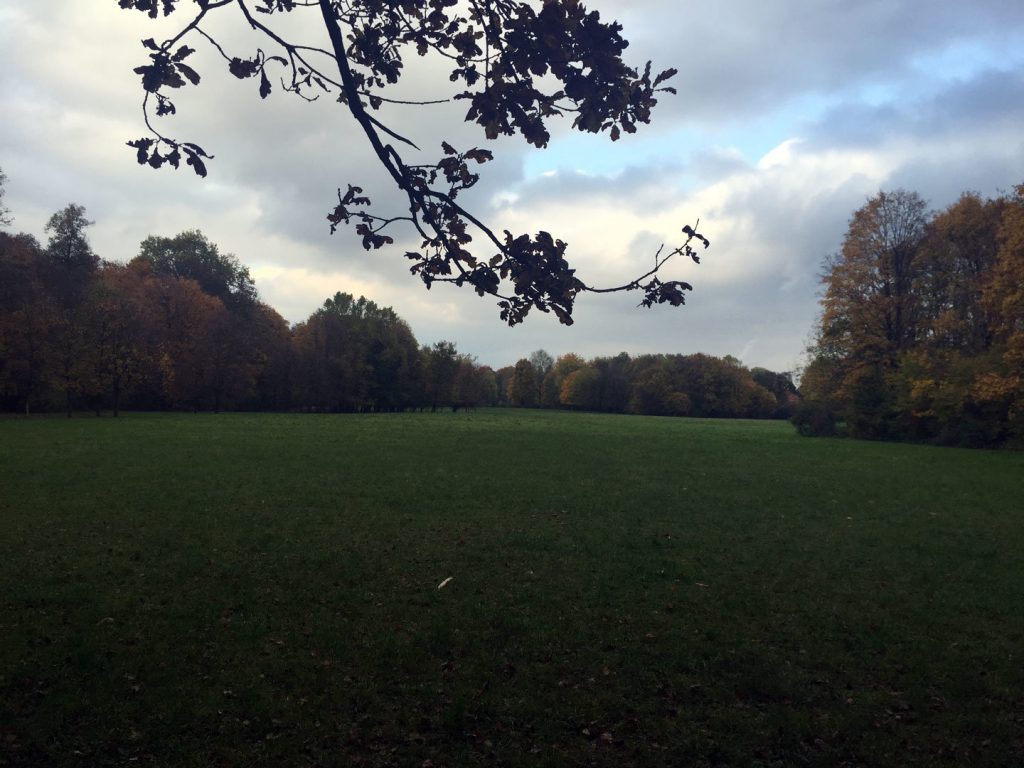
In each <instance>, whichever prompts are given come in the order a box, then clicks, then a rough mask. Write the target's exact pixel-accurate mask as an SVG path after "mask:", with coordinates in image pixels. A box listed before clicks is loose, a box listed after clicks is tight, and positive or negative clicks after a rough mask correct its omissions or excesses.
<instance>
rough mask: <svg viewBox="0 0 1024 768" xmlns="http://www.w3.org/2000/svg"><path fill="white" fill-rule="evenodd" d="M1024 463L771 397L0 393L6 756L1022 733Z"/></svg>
mask: <svg viewBox="0 0 1024 768" xmlns="http://www.w3.org/2000/svg"><path fill="white" fill-rule="evenodd" d="M1022 481H1024V454H1020V453H1016V454H1014V453H997V452H983V451H965V450H957V449H939V448H930V447H923V446H913V445H894V444H881V443H869V442H857V441H852V440H832V439H807V438H800V437H798V436H797V435H796V434H795V432H794V430H793V428H792V427H791V426H790V425H788V424H786V423H778V422H752V421H704V420H691V419H660V418H648V417H638V416H605V415H593V414H578V413H569V412H542V411H525V410H483V411H475V412H459V413H456V414H451V413H444V414H442V413H438V414H393V415H337V416H335V415H245V414H221V415H202V414H200V415H192V414H188V415H184V414H180V415H173V414H128V415H126V416H123V417H122V418H119V419H112V418H103V419H96V418H89V417H80V418H74V419H70V420H69V419H62V418H34V419H7V420H3V421H0V766H115V765H116V766H125V765H140V766H176V767H177V766H196V767H198V766H335V765H337V766H350V765H351V766H420V767H422V768H430V767H431V766H433V767H434V768H440V767H441V766H464V765H487V766H589V765H593V766H666V767H667V766H683V765H695V766H712V765H722V766H790V765H794V766H800V765H820V766H859V765H870V766H904V765H908V764H914V765H929V766H962V765H972V766H1013V765H1022V764H1024V482H1022ZM442 584H444V586H443V587H441V588H439V585H442Z"/></svg>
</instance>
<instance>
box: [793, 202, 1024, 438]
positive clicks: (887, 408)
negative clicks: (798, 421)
mask: <svg viewBox="0 0 1024 768" xmlns="http://www.w3.org/2000/svg"><path fill="white" fill-rule="evenodd" d="M1022 211H1024V186H1021V187H1017V188H1016V190H1015V192H1014V194H1012V195H1008V196H1006V195H1004V196H1000V197H997V198H994V199H983V198H982V197H981V196H980V195H978V194H977V193H973V192H968V193H965V194H963V195H961V197H960V199H959V200H957V201H956V202H955V203H953V204H952V205H950V206H949V207H948V208H947V209H945V210H943V211H939V212H936V213H929V212H928V211H927V206H926V204H925V202H924V201H923V200H922V199H921V198H920V197H919V196H918V195H917V194H915V193H913V192H907V191H904V190H898V191H896V192H880V193H879V194H878V195H876V196H875V197H872V198H871V199H870V200H868V201H867V203H865V205H864V206H863V207H862V208H860V209H859V210H857V211H856V212H855V213H854V214H853V216H852V218H851V219H850V225H849V228H848V231H847V234H846V237H845V239H844V241H843V248H842V251H841V252H840V253H839V254H837V255H836V256H834V257H833V258H831V259H829V260H828V262H827V264H826V270H825V274H824V277H823V282H824V285H825V292H824V296H823V297H822V302H821V303H822V315H821V318H820V321H819V323H818V327H817V328H816V331H815V338H814V342H813V344H812V346H811V349H810V361H809V364H808V365H807V367H806V369H805V371H804V375H803V377H802V379H801V389H802V390H803V393H804V394H805V395H806V396H807V397H808V398H811V399H813V400H815V401H817V402H818V403H819V404H820V406H821V407H824V408H826V409H828V410H830V411H831V415H828V416H827V415H826V414H825V413H824V412H823V411H822V410H821V407H819V406H815V408H817V410H816V411H815V412H810V411H809V412H808V418H811V419H813V420H814V421H815V422H817V423H819V424H821V425H823V426H824V427H825V428H826V429H827V430H831V429H832V428H833V427H832V425H833V424H834V423H835V422H836V421H839V422H842V423H845V424H846V427H847V429H848V430H849V432H850V433H851V434H853V435H854V436H858V437H868V438H887V439H904V440H906V439H911V440H928V441H932V442H940V443H951V444H960V445H984V446H991V445H1001V444H1007V443H1020V442H1021V441H1024V385H1022V381H1024V352H1022V350H1024V343H1022V339H1024V333H1022V332H1021V328H1022V318H1024V313H1022V312H1021V306H1024V302H1022V300H1021V296H1022V292H1021V282H1020V276H1021V274H1022V273H1024V263H1022V261H1021V254H1022V253H1024V247H1022V244H1024V236H1022V232H1024V227H1022V223H1024V215H1022V213H1021V212H1022ZM811 431H813V430H811Z"/></svg>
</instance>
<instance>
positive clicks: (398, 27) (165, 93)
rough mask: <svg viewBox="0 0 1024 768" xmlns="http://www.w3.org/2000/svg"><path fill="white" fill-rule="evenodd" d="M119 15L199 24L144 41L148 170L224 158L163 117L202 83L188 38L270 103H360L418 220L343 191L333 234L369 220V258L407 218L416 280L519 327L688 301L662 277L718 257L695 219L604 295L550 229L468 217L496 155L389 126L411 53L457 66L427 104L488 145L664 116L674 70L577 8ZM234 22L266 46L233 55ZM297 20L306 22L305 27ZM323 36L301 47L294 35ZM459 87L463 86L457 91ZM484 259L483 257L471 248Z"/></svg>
mask: <svg viewBox="0 0 1024 768" xmlns="http://www.w3.org/2000/svg"><path fill="white" fill-rule="evenodd" d="M118 4H119V6H120V7H121V8H124V9H128V10H137V11H141V12H144V13H146V14H147V15H148V16H149V17H151V18H154V19H155V18H157V17H158V16H160V15H161V14H162V15H164V16H169V15H171V14H172V13H174V12H175V11H178V10H182V9H185V8H191V11H192V13H191V15H190V16H189V17H188V18H187V19H186V20H185V21H184V22H183V24H182V26H181V27H180V28H179V30H178V31H177V32H175V33H173V34H172V35H171V36H170V37H168V38H166V39H164V40H162V41H159V42H158V41H157V40H155V39H153V38H149V39H146V40H144V41H143V46H144V47H145V49H146V54H147V56H148V61H147V62H146V63H144V64H142V65H140V66H139V67H137V68H136V69H135V72H136V73H137V74H139V75H140V76H141V79H142V88H143V91H144V93H145V96H144V99H143V112H144V115H145V122H146V126H147V128H148V129H149V134H148V135H147V136H144V137H142V138H139V139H135V140H132V141H130V142H129V145H130V146H131V147H132V148H133V149H134V150H135V152H136V155H137V159H138V162H139V163H140V164H148V165H150V166H152V167H154V168H160V167H163V166H171V167H174V168H177V167H179V166H180V165H181V164H182V163H184V164H186V165H188V166H190V167H191V168H192V169H193V170H194V171H195V172H196V173H198V174H199V175H200V176H205V175H206V173H207V170H206V161H207V160H209V159H210V157H211V156H210V155H209V154H208V153H207V152H206V150H205V149H203V148H202V147H200V146H198V145H197V144H195V143H194V142H189V141H183V140H180V139H177V138H173V137H171V136H169V135H167V134H166V133H163V132H161V131H160V130H158V129H156V127H155V125H154V123H155V120H156V118H160V117H164V116H167V115H172V114H175V113H176V112H177V107H176V105H175V104H174V102H173V101H172V99H171V97H172V95H173V94H174V92H175V91H176V90H177V89H180V88H183V87H186V86H188V85H193V86H195V85H198V84H199V83H200V79H201V75H200V73H199V72H198V71H197V70H196V69H194V68H193V66H192V63H191V62H193V59H191V56H192V54H193V53H195V50H194V49H193V48H192V47H191V46H190V43H193V42H195V43H196V44H209V45H210V46H211V47H212V48H213V50H214V51H215V53H216V54H217V55H218V56H219V57H220V58H221V59H222V60H223V62H224V64H225V66H226V68H227V70H228V71H229V72H230V73H231V74H232V75H234V76H235V77H237V78H239V79H242V80H246V79H252V80H254V81H255V82H256V83H258V92H259V95H260V97H261V98H267V97H269V96H270V95H271V94H272V93H273V92H274V90H275V88H276V87H280V89H281V90H283V91H286V92H290V93H292V94H294V95H296V96H298V97H300V98H304V99H307V100H313V99H316V98H317V97H319V96H320V95H324V94H331V96H332V98H336V100H337V101H339V102H340V103H341V104H342V105H344V107H345V108H346V109H347V111H348V113H349V116H350V117H351V118H352V119H353V120H354V121H355V123H356V124H357V125H358V127H359V129H360V130H361V131H362V133H363V134H364V136H365V138H366V142H367V145H366V146H367V147H368V149H369V150H370V151H372V152H373V153H374V155H375V156H376V158H377V160H378V161H379V162H380V164H381V166H382V167H383V168H384V170H385V171H386V172H387V174H388V175H389V177H390V178H391V180H392V182H393V183H394V184H395V186H396V187H397V188H398V189H399V190H401V192H402V194H403V195H404V198H405V203H406V210H405V211H404V212H401V213H385V214H379V213H376V212H375V210H374V209H373V208H372V207H371V201H370V200H369V198H368V197H367V196H366V195H365V194H363V190H362V189H361V188H360V187H359V186H355V185H353V184H347V185H346V186H345V188H344V190H342V189H340V188H339V190H338V201H337V205H336V206H335V207H334V210H333V211H331V213H330V214H329V215H328V219H329V220H330V223H331V228H332V231H333V229H334V228H335V227H336V226H338V225H340V224H348V223H355V225H356V234H357V235H359V236H360V237H361V238H362V242H363V246H364V247H365V248H367V249H376V248H381V247H384V246H387V245H391V244H393V243H394V242H395V239H394V236H393V235H392V234H391V232H392V231H393V229H394V225H396V224H404V225H407V227H408V230H407V232H408V233H409V234H410V235H411V236H412V237H413V238H414V240H416V241H418V244H419V245H418V248H416V249H415V250H408V251H406V253H405V256H406V258H407V259H408V260H409V262H410V270H411V272H412V273H413V274H414V275H416V276H418V277H419V278H420V279H421V280H422V281H423V282H424V284H425V285H426V286H427V287H430V286H431V285H432V284H433V283H434V282H449V283H454V284H455V285H457V286H470V287H471V288H472V289H473V290H475V291H476V292H477V293H478V294H480V295H481V296H483V295H492V296H495V297H497V299H498V306H499V308H500V314H501V317H502V319H503V320H505V321H506V322H508V323H509V324H516V323H519V322H521V321H522V320H523V319H525V317H526V316H527V314H528V313H529V312H530V310H531V309H538V310H540V311H542V312H554V313H555V314H556V315H557V316H558V318H559V319H560V320H561V322H563V323H567V324H568V323H571V322H572V312H573V307H574V303H575V300H576V297H577V296H578V295H579V294H580V293H581V292H584V291H592V292H598V293H603V292H614V291H640V292H641V293H642V294H643V299H642V301H641V304H642V305H644V306H648V307H649V306H652V305H654V304H661V303H668V304H672V305H674V306H677V305H680V304H682V303H683V302H684V299H685V296H684V294H685V291H687V290H690V288H691V286H690V285H689V284H688V283H686V282H683V281H681V280H668V281H662V280H661V279H660V278H659V277H658V274H659V272H660V270H661V268H662V267H663V266H664V265H665V263H666V262H667V261H668V260H669V259H671V258H673V257H674V256H684V257H690V258H692V259H693V261H694V262H697V261H699V258H698V256H697V253H696V251H695V250H694V248H693V247H692V245H691V244H692V243H694V241H696V242H697V243H701V244H703V245H704V247H707V245H708V242H707V240H706V238H704V237H703V236H702V235H700V234H698V233H697V232H696V231H694V229H693V228H691V227H690V226H689V225H687V226H686V227H684V228H683V234H684V235H685V241H684V242H683V243H682V244H681V245H679V246H678V247H675V248H672V249H670V250H669V251H667V252H666V251H665V250H664V248H662V249H659V250H658V252H657V254H656V255H655V258H654V266H653V268H651V269H649V270H647V271H646V272H644V274H642V275H640V276H638V277H637V278H635V279H632V280H629V281H627V282H625V283H623V284H621V285H618V286H610V287H607V288H599V287H596V286H592V285H590V284H588V283H587V282H585V281H584V280H582V279H581V278H580V277H578V276H577V275H576V271H575V270H574V269H573V268H572V267H570V265H569V262H568V261H567V259H566V248H567V244H566V243H565V242H564V241H562V240H560V239H558V238H557V237H555V236H553V235H551V234H550V233H548V232H545V231H541V232H538V233H537V234H535V235H532V234H518V235H516V234H513V233H511V232H508V231H505V232H504V233H500V234H499V233H496V232H495V231H493V230H492V229H491V228H490V227H489V226H488V225H487V224H486V223H485V222H484V221H482V220H481V219H480V218H478V217H477V216H476V215H474V214H473V213H472V212H470V211H469V210H467V209H466V208H464V207H463V199H462V198H460V193H462V192H464V191H465V190H467V189H470V188H471V187H473V186H474V185H475V184H476V183H477V181H478V180H479V175H478V173H477V167H478V166H479V165H481V164H483V163H486V162H488V161H490V160H491V159H492V153H491V152H490V151H489V150H486V149H481V148H479V147H471V148H457V147H455V146H453V145H452V144H451V143H449V142H448V141H444V140H442V141H440V142H439V144H440V147H441V156H440V158H438V159H434V160H428V161H426V162H418V161H417V162H413V161H411V160H410V159H409V158H410V152H411V151H416V150H418V147H417V146H416V144H415V142H414V141H413V139H411V138H410V137H408V136H405V135H402V134H401V133H400V132H399V131H398V130H396V127H395V124H393V123H392V124H391V125H389V124H387V123H386V122H385V113H384V112H383V111H382V108H383V107H385V105H387V106H389V107H390V106H392V105H396V104H410V103H413V102H409V101H408V100H407V99H402V98H397V97H396V96H394V95H393V94H394V89H395V87H396V86H398V84H399V82H400V81H401V79H402V77H403V76H404V75H405V73H406V71H407V69H409V68H410V64H409V62H410V58H411V56H414V55H415V56H419V57H427V56H430V57H432V58H435V59H438V60H440V61H442V62H446V63H447V65H448V70H449V76H448V78H447V81H446V82H445V83H444V86H445V91H444V92H443V93H439V94H437V98H435V94H433V93H431V94H427V100H426V101H420V102H416V103H417V104H419V105H420V106H423V105H424V104H426V103H429V102H432V101H448V100H454V101H460V102H464V103H465V105H466V106H467V112H466V114H465V120H467V121H469V122H472V123H476V124H477V125H478V126H479V127H480V128H482V129H483V132H484V135H485V136H486V137H487V138H488V139H494V138H497V137H498V136H501V135H515V134H520V135H521V136H522V137H523V138H524V139H525V140H526V141H527V142H529V143H530V144H532V145H534V146H536V147H544V146H546V145H547V144H548V141H549V139H550V134H549V130H548V123H549V122H550V121H551V120H552V119H555V118H559V117H563V116H571V117H572V126H573V128H575V129H577V130H579V131H583V132H588V133H607V134H608V135H609V137H610V138H611V139H612V140H613V141H614V140H617V139H618V138H619V136H620V135H621V133H622V132H627V133H633V132H635V131H636V129H637V126H638V125H639V124H641V123H647V122H649V121H650V117H651V110H652V109H653V108H654V106H655V105H656V104H657V102H658V95H659V94H660V93H664V92H672V88H671V87H669V86H667V85H665V83H666V82H667V81H668V80H669V79H670V78H671V77H672V76H673V75H675V74H676V71H675V70H674V69H667V70H664V71H662V72H660V73H657V74H654V73H653V72H652V70H651V64H650V62H648V63H647V64H646V65H645V66H644V67H643V68H639V69H638V68H634V67H632V66H630V65H628V64H626V62H625V61H624V60H623V58H622V54H623V52H624V51H625V49H626V47H627V45H628V43H627V41H626V40H625V39H624V38H623V37H622V35H621V32H622V27H621V26H620V25H619V24H617V23H614V22H612V23H608V22H605V21H603V20H602V19H601V17H600V15H599V14H598V13H597V12H596V11H588V10H587V9H586V8H585V7H584V6H583V5H582V3H580V2H578V0H566V1H565V2H551V1H549V0H544V2H540V3H539V4H538V3H537V2H527V1H525V0H488V1H487V2H483V1H482V0H468V2H466V3H464V4H457V3H455V2H454V1H453V0H429V2H399V1H398V0H389V1H388V2H380V1H379V0H350V1H349V2H339V1H338V0H193V2H191V3H189V2H186V0H118ZM232 13H233V14H236V16H235V18H236V19H237V20H238V23H240V24H241V25H243V26H245V27H247V28H249V29H250V30H253V31H255V32H256V33H258V35H259V36H260V37H261V39H262V45H261V46H260V47H257V48H254V49H250V50H248V51H239V50H228V49H227V48H226V47H225V44H224V43H223V42H222V41H218V40H217V39H215V38H214V37H213V36H212V30H213V28H214V27H213V24H212V17H214V16H216V17H223V16H226V15H228V14H232ZM289 15H294V16H296V17H298V16H302V17H306V19H307V24H306V25H305V26H303V25H302V24H295V23H291V24H289V23H287V22H288V21H289V20H287V19H285V18H283V17H285V16H289ZM291 21H293V22H295V21H299V19H292V20H291ZM311 28H314V29H317V30H318V34H317V36H315V37H314V38H311V39H299V38H298V37H296V36H295V30H296V29H306V30H309V29H311ZM452 84H455V85H454V90H455V92H454V93H453V94H449V91H450V90H451V89H452V88H453V86H452ZM471 249H472V250H471Z"/></svg>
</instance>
